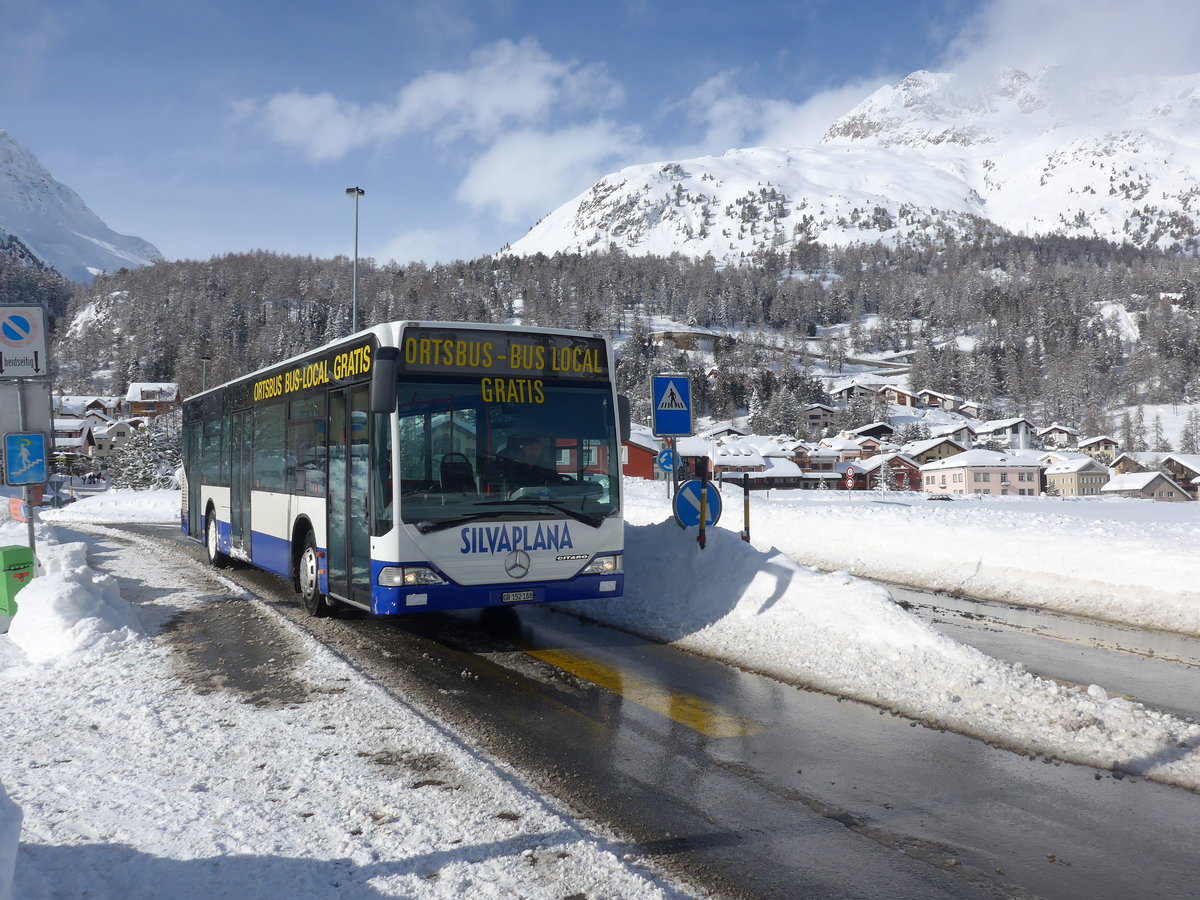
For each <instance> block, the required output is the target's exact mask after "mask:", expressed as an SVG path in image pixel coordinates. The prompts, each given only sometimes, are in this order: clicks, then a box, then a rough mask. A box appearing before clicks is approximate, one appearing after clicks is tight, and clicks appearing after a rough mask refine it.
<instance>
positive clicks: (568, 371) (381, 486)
mask: <svg viewBox="0 0 1200 900" xmlns="http://www.w3.org/2000/svg"><path fill="white" fill-rule="evenodd" d="M628 435H629V407H628V404H627V402H625V398H624V397H618V395H617V393H616V390H615V386H614V382H613V354H612V347H611V346H610V344H609V342H608V340H606V339H605V337H604V336H603V335H600V334H595V333H589V332H581V331H567V330H561V329H549V328H534V327H524V326H498V325H488V324H477V323H449V322H391V323H383V324H379V325H376V326H374V327H372V328H369V329H366V330H365V331H362V332H359V333H357V334H355V335H352V336H351V337H348V338H346V339H344V340H340V341H335V342H333V343H331V344H328V345H326V346H324V347H321V348H319V349H317V350H314V351H312V352H310V353H306V354H303V355H301V356H297V357H294V358H292V359H289V360H286V361H285V362H282V363H279V364H278V365H274V366H270V367H268V368H264V369H261V370H259V371H257V372H253V373H251V374H249V375H246V376H244V377H241V378H237V379H235V380H233V381H230V382H227V383H225V384H222V385H220V386H218V387H214V388H212V389H211V390H206V391H203V392H202V393H200V394H197V395H196V396H193V397H190V398H188V399H187V400H186V401H185V402H184V406H183V471H184V483H183V491H182V510H181V525H182V529H183V532H184V534H185V535H187V536H189V537H191V538H194V539H196V540H198V541H200V542H202V543H203V545H204V547H205V550H206V552H207V556H208V559H209V561H210V562H211V563H212V564H213V565H216V566H224V565H228V564H229V562H230V560H239V561H241V562H245V563H248V564H250V565H252V566H255V567H257V568H260V569H265V570H267V571H269V572H274V573H275V574H277V575H281V576H283V577H284V578H288V579H290V580H291V581H292V585H293V587H294V589H295V590H296V591H297V592H298V593H299V595H300V600H301V602H302V603H303V605H304V608H305V610H306V611H307V612H308V614H309V615H313V616H329V615H335V614H337V613H339V612H341V611H345V609H346V608H347V607H353V608H356V609H359V610H363V611H366V612H369V613H373V614H376V615H400V614H405V613H415V612H425V611H435V610H452V609H473V608H490V607H514V606H518V605H524V604H537V603H550V602H555V601H561V600H576V599H585V598H607V597H620V596H621V595H622V593H623V591H624V574H623V565H622V561H623V554H624V523H623V519H622V515H621V477H620V476H621V453H622V444H623V442H624V441H625V440H627V439H628Z"/></svg>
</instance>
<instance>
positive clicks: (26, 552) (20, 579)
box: [0, 544, 33, 616]
mask: <svg viewBox="0 0 1200 900" xmlns="http://www.w3.org/2000/svg"><path fill="white" fill-rule="evenodd" d="M31 578H33V550H32V549H31V548H29V547H22V546H21V545H20V544H15V545H13V546H11V547H0V616H15V615H16V614H17V601H16V600H14V599H13V598H14V597H16V596H17V592H18V591H20V590H21V588H23V587H25V585H27V584H29V580H30V579H31Z"/></svg>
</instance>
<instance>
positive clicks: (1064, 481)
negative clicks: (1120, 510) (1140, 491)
mask: <svg viewBox="0 0 1200 900" xmlns="http://www.w3.org/2000/svg"><path fill="white" fill-rule="evenodd" d="M1045 476H1046V491H1047V492H1048V493H1052V494H1055V495H1057V496H1059V497H1095V496H1099V494H1100V491H1101V489H1102V488H1103V487H1104V485H1105V484H1107V483H1108V479H1109V471H1108V468H1107V467H1106V466H1104V465H1102V464H1100V463H1099V462H1097V461H1096V460H1094V459H1092V458H1091V457H1090V456H1083V457H1082V458H1077V459H1065V460H1062V461H1061V462H1056V463H1053V464H1052V465H1050V466H1048V467H1047V468H1046V471H1045Z"/></svg>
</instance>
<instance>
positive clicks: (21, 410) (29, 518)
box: [17, 378, 37, 566]
mask: <svg viewBox="0 0 1200 900" xmlns="http://www.w3.org/2000/svg"><path fill="white" fill-rule="evenodd" d="M17 418H18V419H19V420H20V422H21V430H22V431H28V430H29V420H28V418H27V413H26V410H25V379H24V378H18V379H17ZM21 496H22V497H24V498H25V525H26V527H27V528H28V529H29V549H30V550H31V551H33V559H34V565H35V566H36V565H37V547H36V545H35V539H34V530H33V516H34V512H33V510H34V506H33V485H30V484H26V485H24V486H22V488H21Z"/></svg>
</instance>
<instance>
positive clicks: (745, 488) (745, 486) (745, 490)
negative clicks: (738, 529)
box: [742, 472, 750, 544]
mask: <svg viewBox="0 0 1200 900" xmlns="http://www.w3.org/2000/svg"><path fill="white" fill-rule="evenodd" d="M742 513H743V518H744V520H745V522H746V527H745V528H744V529H742V540H743V541H745V542H746V543H747V544H748V543H750V473H749V472H743V473H742Z"/></svg>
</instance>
